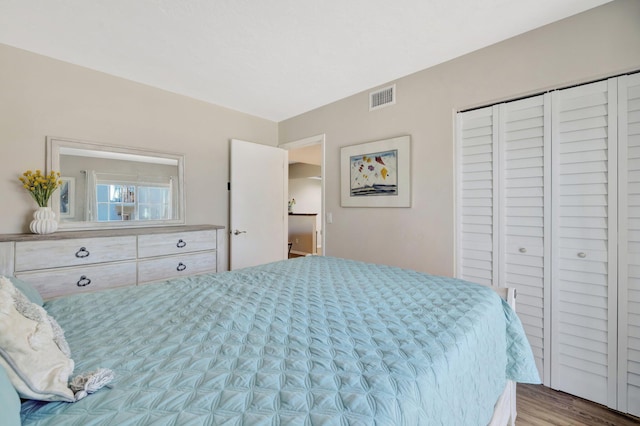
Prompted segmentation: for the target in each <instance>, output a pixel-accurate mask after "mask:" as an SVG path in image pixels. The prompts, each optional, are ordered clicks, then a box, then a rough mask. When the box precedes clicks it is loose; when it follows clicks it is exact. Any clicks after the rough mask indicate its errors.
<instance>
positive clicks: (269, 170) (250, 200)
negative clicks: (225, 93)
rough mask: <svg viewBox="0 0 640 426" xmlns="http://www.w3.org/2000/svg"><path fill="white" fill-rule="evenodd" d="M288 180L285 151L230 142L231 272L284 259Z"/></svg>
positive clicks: (248, 143)
mask: <svg viewBox="0 0 640 426" xmlns="http://www.w3.org/2000/svg"><path fill="white" fill-rule="evenodd" d="M287 179H288V169H287V151H285V150H283V149H280V148H277V147H273V146H267V145H260V144H256V143H251V142H245V141H240V140H237V139H233V140H231V164H230V186H231V187H230V203H229V204H230V214H229V217H230V226H229V230H230V232H231V234H230V236H229V241H230V244H229V245H230V265H229V266H230V269H231V270H234V269H240V268H245V267H248V266H254V265H261V264H263V263H269V262H274V261H277V260H283V259H286V257H287V218H288V216H287Z"/></svg>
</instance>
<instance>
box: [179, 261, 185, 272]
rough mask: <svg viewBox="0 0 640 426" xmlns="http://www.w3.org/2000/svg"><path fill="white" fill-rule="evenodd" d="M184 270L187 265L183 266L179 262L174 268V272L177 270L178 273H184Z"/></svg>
mask: <svg viewBox="0 0 640 426" xmlns="http://www.w3.org/2000/svg"><path fill="white" fill-rule="evenodd" d="M185 269H187V265H185V264H184V263H182V262H180V263H178V267H177V268H176V270H178V271H179V272H182V271H184V270H185Z"/></svg>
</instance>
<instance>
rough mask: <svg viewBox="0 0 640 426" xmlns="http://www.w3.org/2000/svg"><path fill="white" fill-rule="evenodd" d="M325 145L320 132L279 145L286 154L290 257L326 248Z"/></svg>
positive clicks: (317, 252) (322, 250)
mask: <svg viewBox="0 0 640 426" xmlns="http://www.w3.org/2000/svg"><path fill="white" fill-rule="evenodd" d="M324 145H325V135H324V134H322V135H317V136H311V137H308V138H304V139H300V140H296V141H292V142H288V143H285V144H282V145H280V146H279V147H280V148H283V149H286V150H287V151H288V154H289V180H288V182H287V188H288V195H289V198H288V204H289V206H290V208H289V233H288V234H289V243H290V257H297V256H305V255H309V254H319V255H324V253H325V250H326V232H325V225H326V222H325V201H324V200H325V185H324V170H325V167H324V161H325V158H324V157H325V156H324Z"/></svg>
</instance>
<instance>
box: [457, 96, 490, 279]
mask: <svg viewBox="0 0 640 426" xmlns="http://www.w3.org/2000/svg"><path fill="white" fill-rule="evenodd" d="M457 126H458V132H457V134H458V138H459V139H458V144H457V146H458V155H457V157H458V167H457V173H458V179H457V182H458V220H457V223H458V256H457V260H458V262H457V269H458V273H457V276H458V278H461V279H464V280H468V281H472V282H476V283H479V284H484V285H492V284H493V282H494V280H495V276H494V274H496V273H497V265H496V263H497V261H498V259H497V257H494V248H495V246H496V239H497V232H496V229H495V228H496V227H497V223H495V222H496V221H495V220H494V208H495V207H496V206H495V205H494V204H495V203H494V189H495V188H496V183H495V182H496V180H497V172H496V171H495V170H494V167H493V164H494V163H495V160H494V156H495V155H497V152H496V151H495V150H494V140H493V138H494V131H493V129H494V127H495V123H494V107H488V108H483V109H479V110H475V111H469V112H466V113H462V114H459V115H458V119H457Z"/></svg>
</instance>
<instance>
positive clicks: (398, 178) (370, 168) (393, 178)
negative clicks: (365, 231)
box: [340, 136, 411, 207]
mask: <svg viewBox="0 0 640 426" xmlns="http://www.w3.org/2000/svg"><path fill="white" fill-rule="evenodd" d="M410 167H411V137H410V136H398V137H395V138H391V139H384V140H379V141H375V142H367V143H362V144H358V145H350V146H346V147H342V148H341V149H340V172H341V178H340V201H341V206H342V207H411V170H410Z"/></svg>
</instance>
